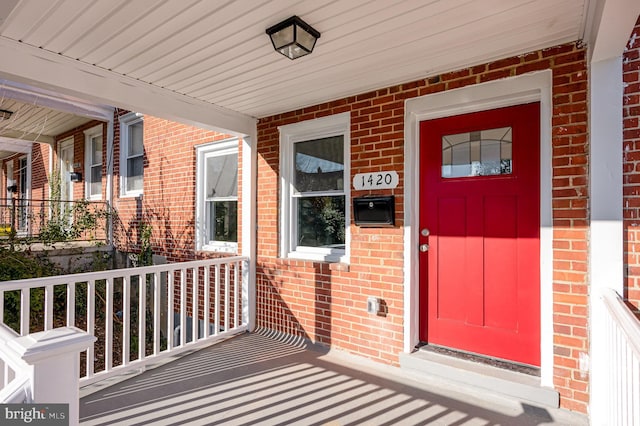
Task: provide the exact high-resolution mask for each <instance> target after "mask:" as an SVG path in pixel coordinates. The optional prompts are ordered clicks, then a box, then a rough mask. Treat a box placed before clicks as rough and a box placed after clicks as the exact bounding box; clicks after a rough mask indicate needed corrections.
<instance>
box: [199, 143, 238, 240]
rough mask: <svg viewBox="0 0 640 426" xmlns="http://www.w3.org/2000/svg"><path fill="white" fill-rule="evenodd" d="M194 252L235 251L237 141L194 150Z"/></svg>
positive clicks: (236, 236)
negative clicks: (195, 241)
mask: <svg viewBox="0 0 640 426" xmlns="http://www.w3.org/2000/svg"><path fill="white" fill-rule="evenodd" d="M196 156H197V185H196V186H197V188H196V192H197V203H196V204H197V206H196V214H197V217H196V223H197V226H198V229H197V231H196V232H197V235H198V238H197V248H198V250H213V251H224V252H236V251H237V249H238V140H237V139H233V140H230V141H223V142H215V143H212V144H207V145H203V146H199V147H197V148H196Z"/></svg>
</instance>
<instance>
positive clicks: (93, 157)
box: [84, 124, 102, 199]
mask: <svg viewBox="0 0 640 426" xmlns="http://www.w3.org/2000/svg"><path fill="white" fill-rule="evenodd" d="M84 137H85V151H84V152H85V176H86V179H85V181H86V192H87V195H86V197H87V198H88V199H100V198H102V124H99V125H97V126H95V127H92V128H91V129H89V130H85V132H84Z"/></svg>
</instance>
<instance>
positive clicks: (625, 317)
mask: <svg viewBox="0 0 640 426" xmlns="http://www.w3.org/2000/svg"><path fill="white" fill-rule="evenodd" d="M601 298H602V301H603V302H604V305H605V306H606V307H607V310H608V311H609V313H610V314H611V316H612V317H613V318H614V320H615V321H616V323H617V324H618V326H619V327H620V329H621V331H622V332H623V333H624V334H625V336H626V338H627V341H628V343H629V347H630V348H631V350H632V351H633V352H634V354H635V356H636V357H638V358H640V320H638V318H636V316H635V315H634V314H633V313H632V312H631V310H630V309H629V307H628V306H627V305H626V304H625V303H624V300H622V298H621V297H620V295H619V294H618V293H617V292H616V291H615V290H613V289H610V288H609V289H604V290H602V295H601Z"/></svg>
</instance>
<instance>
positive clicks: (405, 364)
mask: <svg viewBox="0 0 640 426" xmlns="http://www.w3.org/2000/svg"><path fill="white" fill-rule="evenodd" d="M400 368H402V369H403V370H405V371H407V372H411V373H412V374H413V373H415V374H421V375H423V376H425V377H428V376H431V377H434V376H435V377H437V378H439V379H442V380H445V381H448V382H451V383H453V384H455V385H459V386H463V387H468V386H472V387H474V388H477V389H479V390H482V391H490V392H492V393H497V394H501V395H504V396H508V397H510V398H517V399H520V400H523V401H526V402H529V403H532V404H535V405H538V406H545V407H552V408H558V407H559V405H560V395H559V393H558V392H557V391H555V390H554V389H551V388H547V387H542V386H540V378H539V377H535V376H530V375H527V374H523V373H519V372H515V371H509V370H505V369H502V368H497V367H494V366H491V365H486V364H482V363H478V362H473V361H469V360H465V359H458V358H454V357H451V356H446V355H443V354H440V353H435V352H430V351H420V350H419V351H416V352H414V353H410V354H406V353H403V354H400Z"/></svg>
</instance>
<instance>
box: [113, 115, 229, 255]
mask: <svg viewBox="0 0 640 426" xmlns="http://www.w3.org/2000/svg"><path fill="white" fill-rule="evenodd" d="M126 113H128V111H123V110H118V111H116V113H115V125H114V153H113V155H114V207H115V209H116V211H117V212H118V215H117V218H116V220H114V234H115V235H114V239H115V242H116V247H117V248H118V249H119V250H122V251H126V252H139V250H140V226H141V224H142V223H145V224H148V225H150V226H151V228H152V237H151V245H152V250H153V252H154V253H156V254H161V255H163V256H166V257H167V259H168V260H169V261H187V260H193V259H196V258H200V257H207V256H211V255H213V254H211V253H205V252H198V253H196V250H195V248H196V247H195V202H196V200H195V190H196V173H195V171H196V151H195V147H196V145H201V144H205V143H210V142H214V141H221V140H224V139H228V138H231V137H232V136H230V135H225V134H222V133H217V132H214V131H210V130H204V129H200V128H197V127H193V126H187V125H184V124H180V123H175V122H171V121H167V120H164V119H160V118H156V117H152V116H145V117H144V126H143V129H144V130H143V134H144V181H143V195H142V196H140V197H120V196H119V194H120V180H119V178H118V177H119V176H120V143H119V141H120V125H119V121H118V117H120V116H122V115H124V114H126ZM240 158H241V157H240ZM239 173H241V169H239ZM239 176H240V174H239ZM240 190H241V188H240V187H239V188H238V195H239V198H240ZM240 238H241V232H240V230H239V232H238V239H239V240H240Z"/></svg>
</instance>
